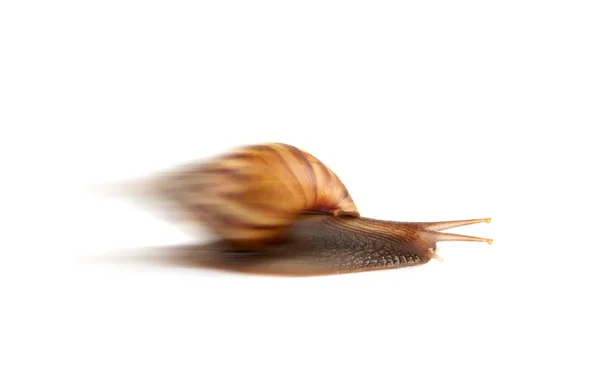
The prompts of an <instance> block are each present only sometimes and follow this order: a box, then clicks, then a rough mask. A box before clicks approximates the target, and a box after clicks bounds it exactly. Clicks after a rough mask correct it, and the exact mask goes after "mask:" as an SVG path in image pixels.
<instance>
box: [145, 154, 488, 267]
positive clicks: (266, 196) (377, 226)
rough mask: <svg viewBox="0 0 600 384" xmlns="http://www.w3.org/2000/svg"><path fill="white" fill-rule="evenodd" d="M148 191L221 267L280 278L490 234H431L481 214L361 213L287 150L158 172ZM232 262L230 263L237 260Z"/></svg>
mask: <svg viewBox="0 0 600 384" xmlns="http://www.w3.org/2000/svg"><path fill="white" fill-rule="evenodd" d="M153 188H154V189H155V192H158V194H159V195H160V196H161V197H162V198H166V199H167V200H169V201H170V202H173V203H175V204H176V206H177V209H176V210H177V211H178V213H179V214H181V213H183V214H185V215H186V216H187V221H188V222H190V223H192V224H193V225H200V226H202V227H204V228H208V229H209V231H210V232H211V233H213V234H214V235H216V236H217V237H218V238H219V241H217V242H216V243H214V244H213V246H212V248H210V251H211V252H212V254H213V256H214V258H215V259H216V260H220V262H221V263H226V264H229V265H244V268H246V267H248V266H252V269H253V270H258V271H267V270H273V269H277V268H279V269H281V270H283V271H284V273H286V274H293V275H320V274H339V273H349V272H361V271H373V270H381V269H390V268H399V267H406V266H414V265H419V264H426V263H428V262H429V261H430V260H431V259H437V260H440V261H442V259H441V258H440V257H439V256H438V255H437V254H436V249H437V245H436V243H437V242H439V241H480V242H487V243H490V244H491V243H492V240H491V239H485V238H479V237H472V236H465V235H458V234H450V233H444V232H440V231H442V230H445V229H449V228H454V227H459V226H464V225H469V224H476V223H482V222H490V219H489V218H484V219H473V220H457V221H441V222H396V221H383V220H376V219H370V218H365V217H362V216H361V215H360V214H359V212H358V209H357V208H356V205H355V203H354V201H353V199H352V197H351V196H350V193H349V192H348V190H347V189H346V187H345V186H344V184H343V183H342V181H341V180H340V179H339V178H338V176H337V175H336V174H335V173H334V172H333V171H332V170H331V169H329V168H328V167H327V166H326V165H325V164H323V163H322V162H321V161H319V160H318V159H317V158H316V157H314V156H313V155H311V154H309V153H308V152H305V151H304V150H301V149H299V148H297V147H295V146H292V145H288V144H281V143H265V144H259V145H248V146H243V147H238V148H235V149H233V150H231V151H230V152H228V153H224V154H222V155H219V156H216V157H214V158H212V159H210V160H208V161H207V162H203V163H193V164H187V165H185V166H181V167H178V168H177V169H174V170H173V171H172V172H169V173H168V174H164V175H162V176H161V177H158V178H157V179H156V180H155V181H154V184H153ZM236 263H237V264H236Z"/></svg>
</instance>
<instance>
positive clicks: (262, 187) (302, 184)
mask: <svg viewBox="0 0 600 384" xmlns="http://www.w3.org/2000/svg"><path fill="white" fill-rule="evenodd" d="M165 192H167V193H168V194H169V195H170V196H171V197H173V198H174V199H175V200H176V201H177V202H178V203H179V204H181V205H182V206H183V208H184V209H185V210H186V211H187V212H189V213H190V214H191V215H192V219H193V220H194V221H199V222H203V223H204V224H205V225H207V226H208V227H209V228H210V229H211V230H212V231H213V232H215V233H216V234H217V235H219V236H220V237H221V238H222V239H224V240H225V241H226V242H227V243H229V244H230V245H231V246H232V247H234V248H236V249H248V250H251V249H256V248H259V247H261V246H263V245H264V244H267V243H271V242H276V241H277V239H278V238H280V236H281V233H282V232H283V231H284V230H285V229H286V228H287V227H288V226H289V225H290V224H291V223H292V222H293V221H294V219H295V218H296V217H297V215H298V214H300V213H303V212H320V213H325V214H330V215H333V216H351V217H359V213H358V210H357V208H356V206H355V204H354V201H353V200H352V197H351V196H350V194H349V193H348V190H347V189H346V187H345V186H344V184H343V183H342V182H341V180H340V179H339V178H338V176H337V175H336V174H335V173H334V172H333V171H331V170H330V169H329V168H328V167H327V166H325V165H324V164H323V163H322V162H321V161H319V160H318V159H317V158H315V157H314V156H312V155H311V154H309V153H307V152H305V151H303V150H301V149H298V148H296V147H294V146H291V145H287V144H280V143H268V144H262V145H253V146H246V147H240V148H237V149H234V150H233V151H231V152H229V153H227V154H224V155H222V156H219V157H216V158H214V159H212V160H210V161H209V162H208V163H205V164H201V165H190V166H188V167H185V168H182V169H180V170H179V171H178V172H176V174H175V175H174V179H171V180H170V182H168V183H167V184H166V191H165Z"/></svg>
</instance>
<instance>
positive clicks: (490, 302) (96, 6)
mask: <svg viewBox="0 0 600 384" xmlns="http://www.w3.org/2000/svg"><path fill="white" fill-rule="evenodd" d="M599 19H600V12H599V9H598V5H597V3H596V2H593V1H589V2H585V1H503V2H493V3H492V2H481V1H452V2H448V1H414V2H396V1H389V2H383V1H368V2H367V1H362V2H359V1H344V2H341V1H340V2H332V1H302V2H289V1H271V2H266V1H238V2H235V1H214V2H212V1H203V2H201V1H189V2H181V1H168V2H167V1H163V2H160V1H127V0H119V1H102V2H80V1H71V2H68V1H54V2H42V1H40V2H32V1H4V2H2V5H0V57H1V60H0V69H1V70H0V129H1V130H2V139H1V140H0V141H1V144H0V145H1V146H2V150H1V156H2V162H1V163H2V165H1V167H2V179H3V185H4V186H3V187H2V191H1V192H0V193H1V194H2V201H1V204H2V207H0V208H2V214H1V219H0V220H1V221H0V223H1V224H0V225H1V226H2V228H0V229H1V230H2V231H1V233H2V235H1V236H0V238H1V239H2V240H1V241H0V243H1V245H0V254H1V258H0V263H1V264H0V300H1V301H0V305H1V308H0V310H1V311H2V314H1V315H0V325H1V326H0V355H1V356H0V382H2V383H45V382H62V383H136V382H140V383H154V382H157V383H159V382H160V383H217V382H237V383H241V382H244V383H245V382H261V383H262V382H272V383H281V382H298V383H311V382H328V383H331V382H352V381H356V382H390V383H391V382H407V383H419V382H428V383H429V382H431V383H433V382H435V383H444V382H462V383H482V382H503V383H506V382H511V383H512V382H524V383H525V382H526V383H531V382H546V381H548V380H551V379H552V380H555V381H557V382H563V383H592V382H594V383H597V382H599V381H600V372H599V369H600V368H599V365H598V359H599V358H600V350H599V348H600V347H599V345H600V335H599V331H598V324H599V320H600V316H599V315H598V313H597V310H598V303H599V299H598V293H599V292H600V283H599V282H598V273H599V272H598V269H599V268H598V267H600V261H599V256H600V254H599V252H598V247H597V244H596V239H597V236H598V231H599V229H598V224H597V223H598V217H599V216H598V215H599V214H600V210H599V209H598V196H599V192H600V190H599V189H598V187H597V181H598V164H600V162H599V160H600V156H599V155H598V154H597V151H598V144H597V143H598V139H597V138H596V137H594V136H593V133H594V131H597V130H598V128H599V126H600V112H599V111H600V110H599V106H600V91H599V89H600V75H599V74H600V70H599V68H600V27H599V26H600V24H599V22H598V20H599ZM263 141H280V142H286V143H289V144H294V145H297V146H299V147H301V148H303V149H305V150H307V151H309V152H311V153H313V154H314V155H315V156H317V157H318V158H320V159H321V160H323V162H325V163H326V164H328V165H329V166H330V167H331V168H332V169H333V170H334V171H335V172H336V173H337V174H338V175H339V176H340V178H341V179H342V180H343V181H344V183H345V184H346V186H347V187H348V189H349V190H350V192H351V194H352V196H353V198H354V200H355V201H356V203H357V206H358V207H359V209H360V211H361V213H362V215H363V216H367V217H375V218H381V219H390V220H409V221H425V220H452V219H466V218H475V217H487V216H490V217H492V218H493V222H492V224H487V225H486V224H480V225H477V226H473V227H466V228H464V229H461V230H456V231H457V232H460V233H465V234H472V235H479V236H486V237H487V236H489V237H493V238H494V240H495V243H494V245H492V246H488V245H486V244H484V243H481V244H480V243H464V244H459V243H441V246H440V252H439V253H440V255H441V256H442V257H444V258H445V260H446V261H445V262H444V263H438V262H435V261H432V262H431V263H429V264H427V265H426V266H423V267H415V268H407V269H398V270H389V271H383V272H369V273H359V274H353V275H344V276H331V277H319V278H281V277H262V276H261V277H258V276H248V275H239V274H234V273H223V272H214V271H207V270H202V269H198V268H193V267H185V266H180V267H177V266H173V265H169V263H168V262H166V260H163V261H162V262H160V260H159V262H152V261H149V260H148V257H147V254H145V253H144V252H143V251H141V250H139V248H141V247H150V246H161V245H173V244H178V243H182V242H190V241H192V240H193V239H191V238H189V237H186V235H185V234H184V233H182V232H181V231H179V230H178V229H177V228H176V227H173V226H171V225H169V224H168V223H164V222H161V221H159V220H158V219H157V218H155V217H154V216H152V215H150V214H149V213H147V212H145V211H143V210H141V209H139V208H137V207H136V206H135V205H132V204H129V203H127V202H124V201H119V200H113V199H100V198H97V197H91V196H87V195H86V194H85V193H84V191H85V189H86V186H87V185H90V184H95V183H101V182H106V181H112V180H119V179H124V178H128V177H134V176H138V175H142V174H145V173H146V172H151V171H153V170H158V169H165V168H168V167H169V166H171V165H174V164H178V163H181V162H184V161H187V160H192V159H202V158H207V157H209V156H212V155H215V154H218V153H220V152H222V151H226V150H228V149H229V148H231V147H233V146H236V145H239V144H249V143H257V142H263ZM124 249H129V251H128V252H124V251H123V250H124Z"/></svg>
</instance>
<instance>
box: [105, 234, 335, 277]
mask: <svg viewBox="0 0 600 384" xmlns="http://www.w3.org/2000/svg"><path fill="white" fill-rule="evenodd" d="M293 256H294V255H288V254H286V253H285V252H284V253H283V254H281V253H278V254H274V253H262V252H232V251H229V250H227V248H226V247H225V246H223V244H221V243H220V242H214V243H208V244H191V245H174V246H164V247H145V248H133V249H126V250H116V251H110V252H104V253H102V254H101V255H99V260H100V261H101V262H109V263H125V264H137V265H147V266H158V267H167V268H185V269H201V270H211V271H221V272H228V273H239V274H250V275H264V276H280V277H309V276H324V275H331V274H337V272H335V271H334V270H333V269H331V268H328V267H327V266H324V265H321V264H313V263H310V262H306V260H305V259H304V258H302V257H299V258H298V257H293Z"/></svg>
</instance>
